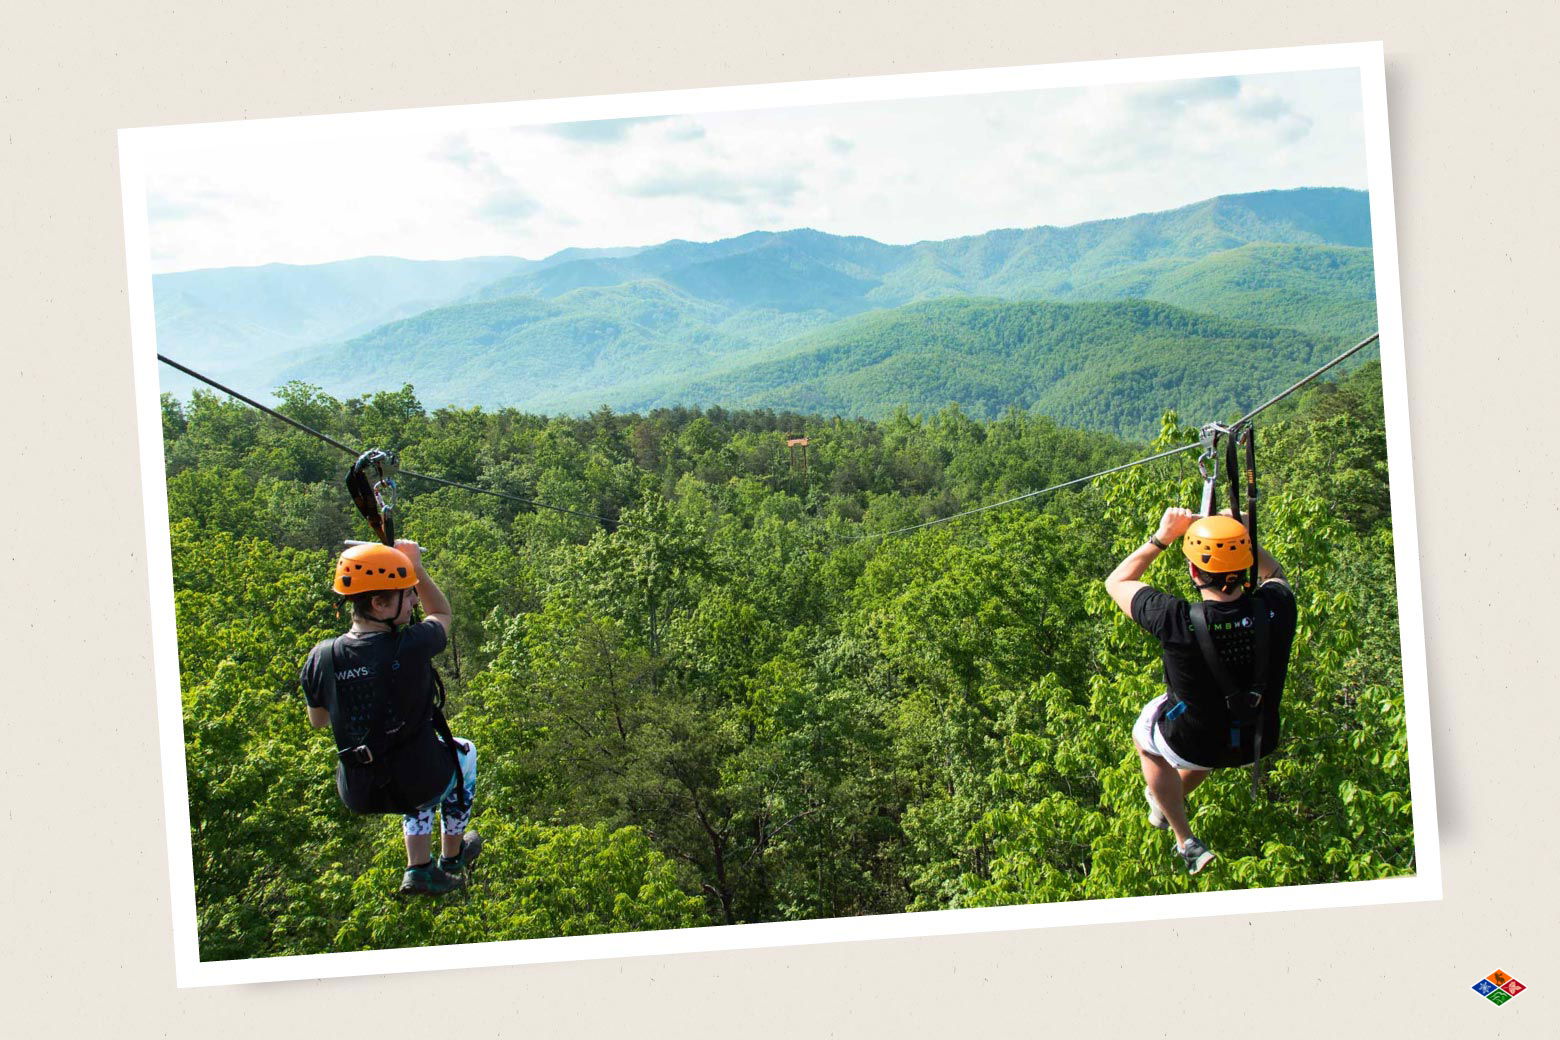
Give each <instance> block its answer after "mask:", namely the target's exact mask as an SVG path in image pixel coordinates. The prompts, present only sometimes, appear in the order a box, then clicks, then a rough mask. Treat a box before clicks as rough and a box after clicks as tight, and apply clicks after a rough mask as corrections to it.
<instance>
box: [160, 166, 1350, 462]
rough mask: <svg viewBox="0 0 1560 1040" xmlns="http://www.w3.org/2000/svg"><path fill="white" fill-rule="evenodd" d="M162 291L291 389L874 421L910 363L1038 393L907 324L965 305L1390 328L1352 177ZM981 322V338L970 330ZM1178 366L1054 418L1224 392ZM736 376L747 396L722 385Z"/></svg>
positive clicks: (1305, 330)
mask: <svg viewBox="0 0 1560 1040" xmlns="http://www.w3.org/2000/svg"><path fill="white" fill-rule="evenodd" d="M156 290H157V314H158V342H159V349H160V350H162V351H163V352H164V353H167V354H169V355H170V356H172V357H174V358H175V359H176V360H180V361H182V362H183V363H185V364H190V365H194V366H195V367H197V368H202V369H203V370H205V371H209V372H212V373H214V374H217V375H219V376H226V377H228V378H229V379H230V380H233V381H236V382H237V383H238V384H240V385H244V386H251V387H262V386H263V387H272V386H277V385H280V384H282V383H284V382H287V381H294V380H297V381H304V382H308V383H311V384H313V385H317V386H320V387H322V388H324V389H325V390H327V391H328V392H330V393H333V394H336V395H338V396H352V395H356V394H360V393H363V392H365V391H366V390H369V389H371V388H375V387H378V386H379V385H381V384H380V381H379V380H380V377H379V376H378V373H380V372H386V371H388V372H395V373H397V378H399V379H402V380H406V381H410V382H412V383H413V384H414V385H415V386H417V388H418V392H419V395H420V396H421V398H422V400H423V401H424V402H427V403H430V404H432V405H453V406H457V407H470V406H471V405H477V404H480V405H483V406H485V407H489V408H495V407H513V408H519V409H523V410H531V411H538V412H542V413H545V414H559V413H568V414H572V415H584V414H587V413H589V412H590V411H591V410H592V409H594V408H597V407H599V406H600V405H602V404H606V405H608V406H610V407H612V408H614V409H617V410H619V411H644V410H646V409H649V408H658V407H671V406H675V405H678V404H704V405H709V404H716V403H718V404H722V405H726V406H731V405H734V404H736V405H741V406H743V407H754V408H799V409H803V410H806V411H817V412H822V413H824V414H829V413H832V412H834V411H837V410H838V411H844V413H845V414H847V415H851V416H857V417H862V418H883V417H884V416H885V414H886V412H885V411H884V409H885V407H887V406H886V405H885V404H884V402H885V401H899V400H900V397H899V395H897V394H894V393H890V394H887V395H886V396H885V395H884V394H883V393H882V392H881V391H882V387H881V385H880V383H881V382H882V378H883V377H884V376H885V375H886V376H887V378H888V379H889V380H890V383H892V381H893V380H894V379H896V378H897V375H896V374H895V372H894V371H893V370H895V369H899V370H916V371H917V372H918V373H919V376H918V381H917V386H916V390H917V394H916V396H915V397H914V399H909V400H908V403H909V404H911V406H912V407H914V408H917V409H925V410H937V409H940V408H942V407H944V406H945V405H948V404H958V405H960V406H961V407H963V408H964V409H965V410H966V411H968V412H970V413H971V414H972V415H975V416H978V417H981V418H995V417H996V416H998V415H1000V414H1001V413H1002V412H1003V411H1004V410H1005V409H1006V408H1008V407H1009V406H1013V405H1017V406H1019V407H1023V408H1029V407H1032V406H1033V401H1034V398H1035V397H1036V393H1035V390H1034V386H1035V384H1036V383H1037V382H1039V381H1041V380H1042V379H1043V378H1044V371H1043V370H1040V371H1033V370H1027V369H1022V368H1019V367H1016V365H1015V362H1014V360H1013V359H1006V360H1005V365H1006V368H1007V369H1008V370H1009V375H1013V376H1016V377H1017V379H1016V381H1009V382H999V381H994V380H992V379H991V378H989V377H988V376H986V375H984V374H983V373H985V371H986V365H985V359H983V358H980V359H972V357H971V354H970V350H969V349H968V346H967V345H966V346H965V347H962V348H954V349H952V350H950V349H948V345H947V344H945V343H944V342H943V341H942V339H941V338H939V333H940V331H941V328H940V325H941V324H942V323H932V324H933V325H934V326H937V327H932V326H929V327H928V328H926V329H925V330H924V331H922V332H921V333H920V334H917V333H916V331H915V330H916V320H915V318H914V316H916V315H921V314H935V313H938V312H937V310H936V307H937V305H938V304H939V303H943V302H957V301H962V300H968V299H972V298H981V299H990V300H994V301H1003V302H1006V303H1021V304H1029V303H1035V302H1040V301H1045V302H1052V303H1056V302H1061V303H1078V302H1083V301H1102V302H1119V301H1131V302H1133V303H1138V302H1143V301H1152V302H1155V303H1160V304H1168V305H1171V306H1174V307H1179V308H1185V309H1188V310H1192V311H1195V312H1197V313H1199V314H1202V315H1205V316H1207V317H1210V318H1224V319H1234V320H1236V321H1239V322H1243V323H1248V324H1251V325H1253V326H1258V327H1260V328H1261V329H1263V330H1265V331H1264V332H1262V333H1261V335H1264V336H1267V337H1269V338H1271V339H1274V340H1278V339H1282V338H1284V337H1286V336H1291V335H1293V334H1294V333H1296V332H1298V333H1301V334H1302V335H1304V336H1308V337H1314V338H1317V339H1320V340H1325V341H1327V342H1328V344H1329V345H1330V346H1333V347H1341V346H1343V345H1346V344H1347V343H1349V342H1354V341H1357V340H1358V339H1359V338H1360V337H1362V336H1364V335H1365V334H1367V333H1368V332H1370V331H1371V330H1372V329H1373V328H1375V324H1376V323H1375V285H1374V270H1373V259H1372V251H1371V240H1370V220H1369V198H1368V196H1367V195H1366V194H1365V193H1363V192H1358V191H1350V190H1345V189H1341V188H1303V189H1295V190H1288V191H1267V192H1255V193H1250V194H1244V195H1228V196H1220V197H1217V198H1213V199H1208V200H1206V201H1203V202H1199V203H1196V204H1194V205H1190V206H1183V207H1181V208H1179V209H1174V210H1167V211H1164V212H1158V213H1140V214H1136V215H1134V216H1130V217H1123V218H1119V219H1114V220H1096V221H1089V222H1086V223H1082V224H1077V225H1073V226H1070V227H1051V226H1042V227H1032V228H1000V229H996V230H992V231H988V232H986V233H984V234H979V235H969V236H965V237H962V238H955V239H948V240H943V241H927V242H916V243H912V244H907V245H890V244H886V243H882V242H877V241H874V240H872V239H869V238H862V237H859V236H840V235H831V234H827V233H825V232H821V231H817V230H812V229H807V228H799V229H793V230H788V231H780V232H769V231H762V232H760V231H755V232H751V233H748V234H744V235H738V236H736V237H733V238H727V239H721V240H718V241H714V242H687V241H682V240H673V241H670V242H663V243H660V244H658V245H652V246H648V247H623V248H612V249H568V250H563V251H561V252H559V253H556V254H554V255H553V256H550V257H547V258H546V259H544V260H538V261H529V260H521V259H518V258H514V257H490V258H478V259H472V260H452V261H438V262H434V261H407V260H396V259H392V258H384V257H379V258H375V257H365V258H360V259H358V260H352V261H343V262H340V263H336V264H324V265H318V266H317V267H294V266H288V265H280V264H273V265H268V266H266V267H260V268H250V269H226V270H216V271H189V272H180V273H176V274H167V275H159V276H158V278H157V283H156ZM907 308H908V310H907ZM1115 313H1116V318H1115V319H1113V320H1114V321H1115V322H1116V323H1117V324H1120V323H1121V322H1122V321H1126V322H1127V323H1129V324H1130V322H1131V320H1132V318H1133V316H1134V315H1145V316H1148V317H1149V326H1150V327H1147V328H1129V329H1125V330H1124V331H1123V336H1124V339H1123V343H1124V344H1125V343H1135V342H1137V341H1139V340H1145V339H1148V340H1151V339H1152V338H1153V337H1154V335H1155V329H1154V328H1153V327H1152V326H1153V325H1155V324H1156V322H1155V321H1154V319H1153V318H1152V312H1149V311H1145V310H1143V309H1142V308H1140V307H1139V308H1134V307H1130V306H1123V307H1121V308H1119V309H1118V310H1117V311H1116V312H1115ZM903 314H909V315H911V316H912V319H911V320H910V321H909V322H905V321H900V322H899V329H898V331H897V333H896V335H895V336H894V338H893V340H892V342H893V345H894V350H895V356H893V357H890V358H883V357H879V358H877V359H875V360H874V363H882V364H884V365H886V366H887V367H886V368H885V369H883V370H881V371H878V372H866V373H855V374H842V373H840V372H838V371H834V372H832V373H831V374H829V375H826V376H819V377H816V378H815V379H813V380H812V381H810V382H809V381H807V380H801V379H795V378H793V379H789V380H781V381H778V382H777V381H776V376H777V372H776V371H775V370H773V368H772V367H770V362H773V361H775V360H776V359H779V358H786V357H796V356H799V355H800V354H801V353H802V352H805V351H807V350H810V349H812V348H813V347H814V346H815V345H816V344H818V343H820V342H823V341H827V340H830V339H835V340H838V339H845V338H849V337H851V336H852V335H855V334H856V333H857V332H858V331H859V330H860V328H861V327H862V324H861V323H862V322H863V321H870V320H871V319H873V318H881V319H883V320H885V321H892V320H895V316H897V315H903ZM1053 331H1055V333H1056V335H1057V336H1058V337H1061V336H1063V335H1064V334H1065V333H1066V332H1067V331H1068V330H1065V329H1061V328H1057V329H1055V330H1053ZM970 334H974V335H976V336H978V335H979V330H962V331H961V332H960V333H959V336H960V337H962V338H968V336H969V335H970ZM1063 342H1064V340H1063V339H1061V338H1057V339H1056V340H1055V341H1053V342H1051V343H1048V344H1045V345H1044V348H1045V349H1047V350H1055V349H1057V348H1058V347H1060V346H1061V345H1062V343H1063ZM979 349H980V350H981V351H984V352H987V353H989V352H991V351H992V350H996V349H1000V345H999V344H993V343H987V344H984V345H982V346H980V348H979ZM1165 360H1166V361H1168V365H1160V366H1158V367H1157V368H1156V370H1155V371H1154V372H1152V373H1150V374H1149V377H1150V379H1149V382H1148V383H1140V382H1137V381H1134V380H1133V379H1130V378H1127V379H1123V378H1115V377H1119V376H1121V375H1122V374H1121V373H1114V372H1112V371H1109V370H1100V371H1096V372H1095V373H1093V376H1092V379H1093V381H1094V382H1095V383H1097V384H1098V386H1099V389H1100V391H1101V392H1103V393H1106V394H1109V395H1112V396H1120V395H1122V394H1126V395H1127V396H1128V397H1129V398H1130V397H1132V396H1133V388H1134V387H1137V386H1151V389H1152V391H1153V393H1152V395H1151V396H1149V397H1147V398H1145V399H1144V400H1143V401H1141V402H1135V406H1129V407H1128V408H1126V409H1117V408H1115V407H1114V406H1113V407H1112V408H1110V409H1107V410H1106V412H1105V413H1102V411H1101V409H1100V407H1098V406H1097V405H1095V406H1090V407H1086V408H1084V409H1083V410H1081V411H1078V412H1070V413H1062V412H1053V413H1051V414H1052V417H1053V418H1058V419H1059V420H1060V421H1063V422H1066V423H1069V424H1074V425H1081V426H1085V427H1089V428H1095V429H1101V430H1107V431H1111V432H1117V433H1121V432H1130V433H1132V434H1133V435H1136V436H1151V435H1152V433H1153V431H1154V429H1155V426H1156V424H1157V422H1158V418H1159V415H1160V413H1161V412H1162V411H1163V410H1164V409H1166V408H1179V409H1181V410H1183V411H1188V412H1197V411H1200V410H1201V409H1203V408H1205V407H1210V406H1213V407H1223V406H1224V405H1225V404H1226V403H1227V401H1226V400H1215V399H1213V398H1207V399H1202V398H1196V397H1193V396H1183V395H1181V394H1180V392H1179V389H1178V388H1179V387H1180V385H1182V384H1187V385H1193V384H1200V383H1202V382H1203V381H1204V377H1203V375H1202V372H1201V370H1200V367H1199V365H1186V364H1180V363H1177V362H1176V361H1175V359H1173V358H1170V359H1165ZM745 370H747V371H745ZM931 373H937V375H936V376H933V375H932V374H931ZM778 374H779V375H783V374H784V373H783V372H780V373H778ZM1260 375H1261V376H1264V377H1265V376H1268V375H1274V376H1275V377H1276V376H1277V375H1278V374H1277V373H1268V372H1262V373H1260ZM804 384H805V385H804ZM188 385H189V384H188V383H186V382H183V381H181V380H180V379H179V378H178V377H172V376H170V377H169V382H168V383H167V384H166V385H165V389H171V390H175V391H177V392H179V393H181V394H183V393H184V392H186V390H187V389H188ZM726 387H729V388H732V389H733V390H734V391H736V392H737V393H738V396H737V397H730V396H720V390H721V389H722V388H726ZM1005 387H1011V389H1012V393H1011V394H1008V393H1005V391H1004V388H1005ZM1166 395H1168V396H1166ZM1064 396H1066V395H1064ZM1117 411H1125V412H1130V414H1115V413H1116V412H1117Z"/></svg>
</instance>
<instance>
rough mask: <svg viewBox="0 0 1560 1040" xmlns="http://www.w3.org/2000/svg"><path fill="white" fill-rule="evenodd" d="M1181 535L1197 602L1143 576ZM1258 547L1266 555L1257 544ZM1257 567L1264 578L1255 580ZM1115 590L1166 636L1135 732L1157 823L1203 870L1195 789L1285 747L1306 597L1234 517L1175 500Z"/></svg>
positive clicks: (1206, 857) (1194, 868) (1121, 567)
mask: <svg viewBox="0 0 1560 1040" xmlns="http://www.w3.org/2000/svg"><path fill="white" fill-rule="evenodd" d="M1177 538H1180V539H1181V551H1182V553H1183V554H1184V555H1185V556H1186V561H1187V573H1188V574H1189V575H1190V577H1191V580H1192V586H1193V587H1194V588H1195V589H1196V590H1197V593H1198V600H1199V601H1198V602H1197V603H1188V602H1187V601H1186V600H1184V599H1182V598H1181V597H1179V596H1175V595H1171V594H1169V593H1166V592H1161V591H1160V590H1158V589H1155V588H1153V587H1152V586H1150V585H1148V584H1146V583H1145V582H1143V581H1142V580H1141V579H1142V577H1143V574H1144V573H1145V572H1146V571H1147V570H1148V567H1149V565H1150V564H1151V563H1153V562H1154V560H1156V559H1157V558H1158V557H1159V554H1160V553H1162V552H1164V551H1165V550H1166V549H1168V548H1169V547H1170V543H1171V542H1174V541H1175V540H1176V539H1177ZM1254 550H1255V551H1254ZM1254 561H1255V562H1256V563H1257V584H1256V587H1255V589H1253V590H1252V591H1250V592H1248V591H1247V590H1246V586H1245V576H1246V573H1247V570H1248V568H1250V567H1251V565H1252V563H1253V562H1254ZM1105 588H1106V590H1107V591H1108V592H1109V593H1110V596H1111V599H1113V600H1114V601H1115V603H1116V605H1117V606H1119V607H1120V608H1121V609H1122V611H1124V612H1125V613H1126V615H1127V616H1128V617H1130V618H1131V619H1132V620H1133V621H1135V622H1137V623H1138V624H1139V625H1141V626H1142V627H1143V629H1144V630H1145V631H1147V632H1148V633H1149V634H1150V635H1152V636H1153V637H1154V638H1156V639H1157V640H1159V645H1160V653H1161V657H1162V660H1163V663H1164V674H1165V687H1166V692H1165V693H1163V694H1161V695H1160V696H1158V697H1155V698H1154V699H1153V700H1151V701H1149V702H1148V704H1146V705H1145V706H1144V707H1143V710H1142V711H1141V712H1140V713H1139V715H1138V719H1137V722H1136V724H1135V725H1134V726H1133V728H1132V741H1133V745H1134V747H1135V748H1136V749H1137V753H1138V758H1139V761H1140V763H1141V765H1142V768H1143V778H1144V780H1145V781H1146V786H1145V788H1144V791H1143V794H1144V797H1145V798H1146V799H1147V801H1148V807H1149V813H1148V819H1149V823H1151V824H1152V825H1153V826H1155V827H1157V828H1159V829H1161V830H1163V829H1166V828H1168V829H1169V830H1171V831H1172V832H1173V833H1174V834H1175V840H1176V851H1177V853H1179V854H1180V856H1181V858H1182V860H1183V861H1184V862H1185V864H1186V868H1187V870H1188V871H1189V872H1190V873H1192V874H1196V873H1197V872H1198V871H1200V870H1202V869H1203V868H1204V867H1205V866H1207V865H1208V863H1210V862H1211V861H1212V860H1213V859H1214V855H1213V853H1212V852H1210V851H1209V850H1208V847H1207V846H1206V845H1204V844H1203V843H1202V842H1201V841H1200V840H1198V838H1197V837H1196V836H1195V835H1193V834H1192V831H1191V825H1190V823H1189V822H1188V820H1187V816H1186V804H1185V800H1186V796H1187V795H1190V794H1191V793H1192V791H1193V790H1195V789H1196V787H1197V786H1198V785H1199V784H1201V783H1202V782H1203V780H1204V779H1206V778H1207V776H1208V774H1209V772H1210V771H1211V770H1213V769H1217V768H1225V767H1232V766H1242V765H1254V764H1255V763H1256V762H1257V761H1258V760H1259V759H1260V758H1261V756H1262V755H1264V754H1266V753H1267V752H1269V751H1271V750H1273V748H1275V747H1276V746H1277V744H1278V738H1279V725H1278V705H1279V699H1280V697H1281V695H1282V693H1283V688H1284V679H1285V676H1286V674H1287V672H1288V668H1289V653H1290V649H1291V647H1292V646H1293V644H1294V634H1295V622H1296V612H1295V597H1294V593H1293V592H1292V591H1291V590H1290V588H1289V585H1288V583H1287V582H1286V581H1285V579H1284V571H1283V568H1282V567H1280V566H1279V565H1278V561H1276V560H1274V559H1273V557H1272V556H1271V555H1269V554H1268V553H1267V552H1266V551H1264V550H1262V549H1260V548H1256V547H1254V546H1253V545H1252V540H1251V536H1250V534H1249V532H1248V531H1247V530H1246V527H1245V525H1244V524H1242V523H1241V522H1240V521H1238V520H1236V519H1234V518H1233V517H1231V516H1228V515H1224V514H1219V515H1214V516H1201V515H1199V514H1197V513H1194V512H1192V511H1191V510H1189V509H1179V508H1171V509H1167V510H1165V512H1164V516H1163V517H1161V518H1160V521H1159V528H1158V530H1156V531H1155V532H1154V534H1153V535H1152V536H1151V537H1150V538H1149V539H1148V541H1147V542H1145V543H1144V544H1143V545H1142V546H1141V547H1139V548H1137V549H1135V550H1133V552H1132V553H1131V555H1129V556H1128V557H1127V558H1126V559H1124V560H1122V561H1121V562H1120V563H1119V564H1117V565H1116V569H1115V570H1113V571H1111V573H1110V575H1109V576H1108V577H1107V578H1106V579H1105Z"/></svg>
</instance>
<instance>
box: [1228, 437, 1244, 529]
mask: <svg viewBox="0 0 1560 1040" xmlns="http://www.w3.org/2000/svg"><path fill="white" fill-rule="evenodd" d="M1235 439H1236V438H1235V435H1234V434H1233V433H1229V434H1225V436H1224V474H1225V476H1227V477H1229V478H1230V516H1233V517H1234V518H1235V519H1236V520H1237V521H1239V520H1240V455H1239V452H1238V448H1237V446H1236V444H1235ZM1242 522H1243V521H1242Z"/></svg>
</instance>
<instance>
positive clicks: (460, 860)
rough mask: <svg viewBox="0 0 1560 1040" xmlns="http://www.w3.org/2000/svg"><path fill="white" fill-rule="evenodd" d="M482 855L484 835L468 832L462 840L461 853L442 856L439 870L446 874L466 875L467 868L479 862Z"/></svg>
mask: <svg viewBox="0 0 1560 1040" xmlns="http://www.w3.org/2000/svg"><path fill="white" fill-rule="evenodd" d="M481 853H482V835H480V834H478V833H477V832H476V831H467V832H466V833H465V836H464V837H462V838H461V842H460V852H459V853H457V854H456V855H454V856H440V857H439V869H440V870H442V871H444V872H445V873H446V874H464V873H465V872H466V868H467V867H469V866H471V865H472V864H473V863H475V862H476V861H477V856H479V855H480V854H481Z"/></svg>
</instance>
